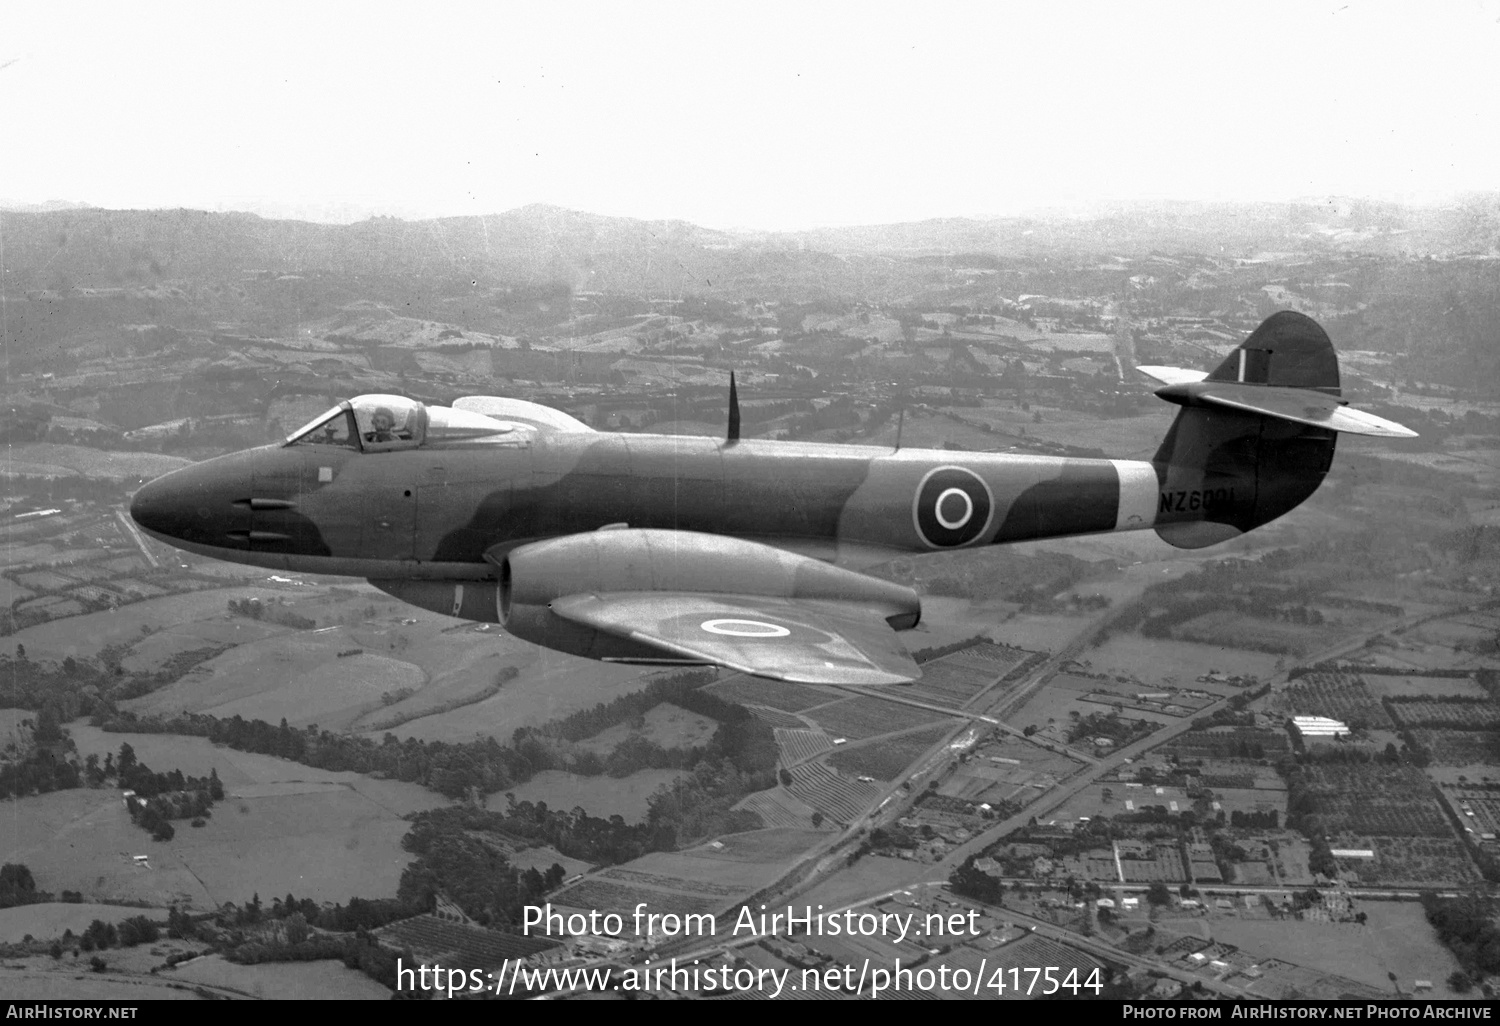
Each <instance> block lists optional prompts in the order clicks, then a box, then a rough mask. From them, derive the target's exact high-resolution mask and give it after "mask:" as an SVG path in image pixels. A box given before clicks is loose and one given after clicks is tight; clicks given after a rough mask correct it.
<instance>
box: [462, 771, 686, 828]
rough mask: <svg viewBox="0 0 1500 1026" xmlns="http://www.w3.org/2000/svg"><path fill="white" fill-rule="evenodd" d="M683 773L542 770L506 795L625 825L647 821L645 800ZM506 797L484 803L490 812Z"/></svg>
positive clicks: (505, 800)
mask: <svg viewBox="0 0 1500 1026" xmlns="http://www.w3.org/2000/svg"><path fill="white" fill-rule="evenodd" d="M683 775H684V774H683V771H682V770H640V771H639V772H636V773H632V774H631V775H630V776H628V777H620V778H616V777H609V776H597V777H581V776H578V775H577V774H575V773H565V772H563V771H562V770H544V771H542V772H541V773H538V774H537V775H536V776H534V777H532V778H531V779H530V780H528V781H527V782H526V783H524V784H517V785H516V786H515V787H512V788H511V789H510V790H509V791H508V792H506V793H507V794H513V795H515V796H516V801H518V802H539V801H540V802H546V803H547V807H548V808H550V809H571V808H573V807H574V806H582V807H583V809H584V811H585V812H587V813H588V814H589V815H591V816H602V817H605V818H608V817H609V816H614V815H619V816H622V817H624V819H625V822H627V823H641V822H644V821H645V819H646V812H647V804H646V800H647V799H648V798H650V797H651V795H653V794H654V793H656V789H657V788H659V787H661V786H662V785H663V784H670V783H672V782H673V781H674V780H676V779H678V778H679V777H681V776H683ZM507 804H508V802H507V799H506V797H505V794H492V795H490V796H489V799H488V800H487V802H486V805H487V806H488V807H489V808H491V809H504V808H505V807H506V805H507Z"/></svg>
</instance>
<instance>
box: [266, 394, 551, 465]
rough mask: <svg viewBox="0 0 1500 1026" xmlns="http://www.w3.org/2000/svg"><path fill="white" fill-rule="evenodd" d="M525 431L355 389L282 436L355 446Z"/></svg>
mask: <svg viewBox="0 0 1500 1026" xmlns="http://www.w3.org/2000/svg"><path fill="white" fill-rule="evenodd" d="M529 438H530V431H529V430H528V429H527V428H526V426H525V425H521V424H513V423H508V422H506V421H501V420H496V419H494V418H493V417H486V416H485V415H484V414H481V413H474V412H472V411H469V410H455V409H449V408H448V407H446V406H426V405H424V404H422V403H420V402H418V401H417V400H415V399H408V398H407V397H405V396H400V395H361V396H357V397H355V398H353V399H347V400H345V401H344V402H341V403H339V404H338V405H337V406H335V407H334V408H333V409H331V410H329V411H328V412H327V413H325V414H323V415H321V416H319V417H315V418H314V419H313V420H312V421H310V422H309V423H308V424H306V425H305V426H303V427H301V428H299V429H297V430H296V431H294V432H292V433H291V434H290V435H288V436H287V440H286V444H287V445H337V446H342V447H344V448H346V449H356V450H359V451H360V452H390V451H392V450H396V449H416V448H419V447H421V446H424V445H434V444H439V443H443V442H461V441H486V442H503V441H509V442H511V443H513V444H525V441H526V440H529Z"/></svg>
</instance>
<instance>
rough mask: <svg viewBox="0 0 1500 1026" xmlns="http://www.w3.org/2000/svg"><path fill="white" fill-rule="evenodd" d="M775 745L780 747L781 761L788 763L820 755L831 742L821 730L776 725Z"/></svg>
mask: <svg viewBox="0 0 1500 1026" xmlns="http://www.w3.org/2000/svg"><path fill="white" fill-rule="evenodd" d="M774 733H775V735H776V747H777V748H779V749H781V761H782V763H783V764H786V765H790V764H791V763H794V762H802V761H804V760H807V759H811V758H813V757H814V756H817V755H821V754H822V753H823V752H826V751H828V750H829V749H830V748H832V747H833V742H832V741H831V740H830V739H829V737H828V735H827V734H825V733H823V732H822V731H821V730H787V729H784V728H782V727H777V728H775V730H774Z"/></svg>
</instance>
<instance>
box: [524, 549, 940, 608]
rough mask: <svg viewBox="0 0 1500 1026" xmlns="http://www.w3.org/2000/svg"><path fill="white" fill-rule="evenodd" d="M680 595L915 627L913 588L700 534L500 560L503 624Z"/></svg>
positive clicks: (539, 552) (779, 551) (544, 551)
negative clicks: (829, 610) (559, 605)
mask: <svg viewBox="0 0 1500 1026" xmlns="http://www.w3.org/2000/svg"><path fill="white" fill-rule="evenodd" d="M650 591H660V592H671V593H675V594H684V593H701V594H711V595H715V594H717V595H740V596H755V597H760V598H771V599H795V600H798V601H803V602H817V603H825V602H826V603H833V604H836V605H852V606H858V607H860V608H863V609H869V610H876V611H878V612H879V613H880V614H881V615H882V616H884V617H885V618H886V619H887V620H888V621H889V622H890V624H891V626H892V627H894V628H896V629H897V630H905V629H907V628H909V627H914V626H916V623H917V620H918V619H919V618H920V616H921V612H922V603H921V600H920V599H919V598H918V597H917V593H916V592H914V591H912V590H911V589H910V588H908V587H906V586H904V585H900V584H894V583H892V582H890V581H882V580H880V579H879V578H875V577H870V576H868V575H867V574H861V573H856V572H854V571H853V570H844V569H842V568H840V567H836V566H831V565H830V564H828V563H824V562H821V561H819V560H816V559H813V558H811V557H809V556H802V555H798V554H796V553H794V552H786V551H783V550H782V549H774V548H772V547H771V546H769V545H761V544H759V543H757V542H751V541H744V540H742V539H739V538H727V537H724V536H723V535H716V534H699V533H695V532H692V531H661V530H645V529H633V528H613V529H608V528H607V529H605V530H602V531H592V532H590V533H588V534H573V535H567V536H565V537H562V538H553V539H550V540H548V541H540V542H532V543H531V544H529V545H522V546H520V547H519V548H515V549H512V550H511V551H510V552H509V553H507V554H506V555H505V556H504V557H502V558H501V560H500V621H501V623H508V621H509V619H510V617H511V616H512V615H513V614H514V612H515V610H516V609H517V608H518V607H523V606H545V605H547V604H548V603H549V602H552V601H553V600H554V599H559V598H563V597H564V596H567V595H601V594H611V593H620V592H650Z"/></svg>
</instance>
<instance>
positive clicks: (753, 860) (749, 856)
mask: <svg viewBox="0 0 1500 1026" xmlns="http://www.w3.org/2000/svg"><path fill="white" fill-rule="evenodd" d="M827 839H828V833H827V831H820V830H809V829H789V828H771V829H766V830H752V831H750V832H748V833H743V834H726V835H724V836H722V837H719V838H717V839H716V842H714V843H718V844H720V845H722V847H720V848H713V847H710V845H707V844H703V845H699V846H698V847H696V848H690V849H688V850H686V851H678V852H661V851H656V852H650V853H648V854H646V855H642V856H641V857H640V858H638V859H635V860H634V861H631V862H627V863H626V864H625V866H624V868H626V869H629V870H631V871H632V872H641V873H649V874H653V875H656V876H663V877H668V878H674V879H678V880H682V881H684V882H685V885H686V886H687V887H688V888H690V889H693V890H701V891H704V892H705V893H710V894H718V893H720V892H721V889H722V888H725V887H736V888H742V889H743V891H753V890H756V889H757V888H759V887H763V886H765V885H766V884H767V883H769V882H770V881H771V880H773V879H775V878H776V877H777V876H778V875H780V874H781V873H782V872H784V871H785V870H786V869H787V868H788V867H789V866H791V865H792V864H794V863H795V862H797V860H798V859H799V858H800V857H801V856H802V855H803V854H804V853H806V852H807V851H808V850H809V849H811V848H812V847H813V846H815V845H817V844H820V843H822V842H824V841H826V840H827ZM739 893H742V892H739Z"/></svg>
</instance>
